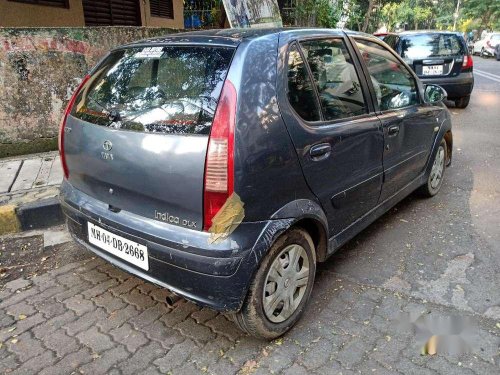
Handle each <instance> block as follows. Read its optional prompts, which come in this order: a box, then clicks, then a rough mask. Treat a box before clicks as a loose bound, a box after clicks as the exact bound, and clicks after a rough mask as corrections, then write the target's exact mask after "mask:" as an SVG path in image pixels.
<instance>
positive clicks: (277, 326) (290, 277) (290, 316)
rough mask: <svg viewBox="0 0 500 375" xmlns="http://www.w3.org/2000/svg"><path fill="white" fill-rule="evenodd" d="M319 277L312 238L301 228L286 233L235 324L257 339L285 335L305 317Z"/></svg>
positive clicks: (264, 262)
mask: <svg viewBox="0 0 500 375" xmlns="http://www.w3.org/2000/svg"><path fill="white" fill-rule="evenodd" d="M315 273H316V252H315V249H314V243H313V241H312V239H311V236H310V235H309V234H308V233H307V232H306V231H305V230H303V229H301V228H294V229H292V230H290V231H288V232H286V233H285V234H283V235H282V236H281V237H280V238H278V240H277V241H276V242H275V243H274V245H273V246H272V247H271V249H270V250H269V252H268V254H267V255H266V256H265V257H264V259H263V260H262V263H261V265H260V267H259V269H258V270H257V273H256V274H255V276H254V279H253V281H252V283H251V285H250V290H249V293H248V295H247V298H246V300H245V302H244V304H243V307H242V309H241V310H240V311H239V312H238V313H236V314H235V315H234V316H233V320H234V321H235V323H236V324H237V325H238V327H239V328H240V329H241V330H242V331H244V332H246V333H248V334H250V335H252V336H255V337H257V338H264V339H268V340H270V339H274V338H276V337H279V336H281V335H283V334H284V333H285V332H287V331H288V330H289V329H290V328H292V327H293V325H294V324H295V323H297V321H298V320H299V319H300V317H301V316H302V313H303V312H304V309H305V306H306V305H307V302H308V300H309V297H310V295H311V291H312V288H313V284H314V276H315Z"/></svg>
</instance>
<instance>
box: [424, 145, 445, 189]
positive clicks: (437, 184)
mask: <svg viewBox="0 0 500 375" xmlns="http://www.w3.org/2000/svg"><path fill="white" fill-rule="evenodd" d="M447 150H448V149H447V145H446V141H445V140H444V139H442V140H441V143H440V144H439V146H438V149H437V152H436V155H435V156H434V161H433V162H432V168H431V172H430V173H429V177H428V178H427V182H426V183H425V184H424V185H423V186H422V187H421V188H420V192H421V193H422V194H423V195H424V196H426V197H433V196H434V195H436V194H437V193H438V192H439V190H440V189H441V185H443V178H444V171H445V168H446V161H447V160H448V152H447Z"/></svg>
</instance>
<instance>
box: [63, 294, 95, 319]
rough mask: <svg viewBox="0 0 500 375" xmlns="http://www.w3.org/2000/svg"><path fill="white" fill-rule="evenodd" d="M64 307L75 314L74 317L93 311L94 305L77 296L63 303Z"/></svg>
mask: <svg viewBox="0 0 500 375" xmlns="http://www.w3.org/2000/svg"><path fill="white" fill-rule="evenodd" d="M64 305H65V306H66V307H67V308H68V309H70V310H73V311H74V312H75V314H76V315H78V316H82V315H83V314H85V313H87V312H89V311H92V310H94V304H93V303H92V301H91V300H88V299H85V298H84V297H82V296H80V295H78V296H74V297H71V298H69V299H67V300H66V301H64Z"/></svg>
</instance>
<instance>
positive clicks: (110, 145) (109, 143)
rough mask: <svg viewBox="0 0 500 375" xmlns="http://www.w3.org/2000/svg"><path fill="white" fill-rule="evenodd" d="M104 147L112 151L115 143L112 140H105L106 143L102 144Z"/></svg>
mask: <svg viewBox="0 0 500 375" xmlns="http://www.w3.org/2000/svg"><path fill="white" fill-rule="evenodd" d="M102 148H103V149H104V150H106V151H111V149H112V148H113V144H112V143H111V141H104V143H103V144H102Z"/></svg>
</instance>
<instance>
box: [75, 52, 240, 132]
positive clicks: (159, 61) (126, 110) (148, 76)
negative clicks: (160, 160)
mask: <svg viewBox="0 0 500 375" xmlns="http://www.w3.org/2000/svg"><path fill="white" fill-rule="evenodd" d="M232 54H233V49H229V48H212V47H211V48H208V47H196V46H189V47H147V48H134V49H126V50H122V51H117V52H114V53H112V54H111V55H110V56H109V57H108V58H107V60H106V61H105V62H104V63H103V64H102V65H101V66H100V67H99V68H98V69H97V71H96V72H95V73H94V75H93V76H92V77H91V78H90V80H89V81H88V83H87V84H86V85H85V86H84V88H83V89H82V91H81V93H80V94H79V96H78V97H77V100H76V102H75V106H74V107H73V112H72V115H73V116H75V117H78V118H80V119H82V120H85V121H88V122H92V123H94V124H97V125H103V126H108V127H112V128H117V129H126V130H134V131H141V132H156V133H194V134H208V133H209V128H210V126H211V124H212V119H213V116H214V112H215V109H216V106H217V102H218V99H219V95H220V91H221V89H222V85H223V83H224V79H225V77H226V73H227V70H228V67H229V63H230V60H231V56H232Z"/></svg>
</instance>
